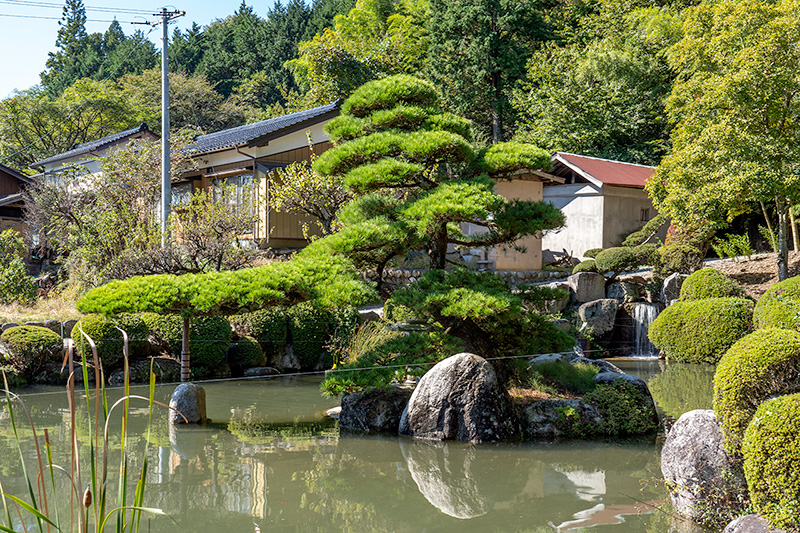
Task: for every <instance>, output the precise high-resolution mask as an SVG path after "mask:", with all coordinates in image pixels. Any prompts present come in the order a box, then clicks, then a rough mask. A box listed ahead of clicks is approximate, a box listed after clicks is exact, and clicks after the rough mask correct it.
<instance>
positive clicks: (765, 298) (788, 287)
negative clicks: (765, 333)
mask: <svg viewBox="0 0 800 533" xmlns="http://www.w3.org/2000/svg"><path fill="white" fill-rule="evenodd" d="M753 322H754V323H755V326H756V328H758V329H761V328H786V329H797V330H800V276H795V277H793V278H789V279H785V280H783V281H779V282H778V283H776V284H774V285H773V286H772V287H770V288H769V290H768V291H767V292H765V293H764V294H763V295H762V296H761V298H759V299H758V302H757V303H756V308H755V311H754V312H753Z"/></svg>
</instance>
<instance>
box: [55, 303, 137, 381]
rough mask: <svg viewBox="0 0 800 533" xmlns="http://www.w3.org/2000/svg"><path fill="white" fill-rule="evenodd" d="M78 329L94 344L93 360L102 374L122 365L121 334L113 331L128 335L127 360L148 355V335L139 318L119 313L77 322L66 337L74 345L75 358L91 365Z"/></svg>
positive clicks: (86, 348) (88, 316)
mask: <svg viewBox="0 0 800 533" xmlns="http://www.w3.org/2000/svg"><path fill="white" fill-rule="evenodd" d="M79 326H80V327H81V328H83V331H84V332H86V334H87V335H89V337H90V338H91V339H92V341H94V343H95V346H97V356H98V357H99V358H100V362H101V363H102V364H103V368H104V369H105V370H106V371H108V370H111V369H115V368H118V367H119V366H120V365H121V363H122V358H123V353H122V347H123V341H122V332H120V331H119V330H118V329H117V328H118V327H119V328H120V329H123V330H125V332H126V333H127V334H128V356H129V357H130V358H131V359H133V358H136V357H146V356H147V355H148V354H149V352H150V344H149V343H148V340H147V337H148V333H149V331H148V328H147V325H146V324H145V323H144V322H143V321H142V318H141V317H140V316H139V315H134V314H129V313H122V314H120V315H117V316H115V317H113V318H107V317H104V316H102V315H95V314H90V315H86V316H84V317H83V318H81V320H80V322H78V323H77V324H75V326H74V327H73V328H72V332H71V333H70V337H71V338H72V340H73V341H75V349H76V350H77V352H78V355H79V356H81V357H85V358H86V360H87V361H91V360H92V350H91V348H90V347H89V343H88V341H87V340H86V338H85V337H84V336H83V335H81V333H80V330H79V329H78V327H79ZM106 373H107V372H106Z"/></svg>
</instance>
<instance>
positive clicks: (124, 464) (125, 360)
mask: <svg viewBox="0 0 800 533" xmlns="http://www.w3.org/2000/svg"><path fill="white" fill-rule="evenodd" d="M117 330H119V331H120V333H122V364H123V367H122V371H123V379H122V382H123V384H124V387H125V391H124V394H123V397H124V398H126V399H125V406H124V408H123V410H122V439H121V441H122V442H121V444H120V449H121V454H120V464H119V489H118V491H117V505H118V506H123V505H125V500H126V499H127V492H128V491H127V488H128V487H127V479H128V461H127V457H126V455H125V445H126V443H127V435H128V414H129V407H130V402H129V401H128V399H127V398H128V395H129V394H130V393H131V390H130V365H129V361H130V359H129V343H128V333H127V332H126V331H125V330H124V329H122V328H117ZM113 409H114V408H113V407H112V408H111V410H113ZM109 413H110V411H109ZM108 416H109V415H108V414H107V415H106V417H108ZM106 433H107V431H106ZM107 439H108V437H106V440H107ZM124 524H125V511H121V512H120V513H119V514H117V529H116V530H117V532H118V533H122V532H123V531H124V530H125V526H124Z"/></svg>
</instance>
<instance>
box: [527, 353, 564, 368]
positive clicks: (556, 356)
mask: <svg viewBox="0 0 800 533" xmlns="http://www.w3.org/2000/svg"><path fill="white" fill-rule="evenodd" d="M569 360H570V359H569V357H568V356H567V355H565V354H563V353H546V354H542V355H537V356H536V357H531V358H530V359H529V360H528V366H530V367H536V366H538V365H541V364H544V363H557V362H559V361H569Z"/></svg>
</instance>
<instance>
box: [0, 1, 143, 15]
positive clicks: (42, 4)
mask: <svg viewBox="0 0 800 533" xmlns="http://www.w3.org/2000/svg"><path fill="white" fill-rule="evenodd" d="M0 4H9V5H14V6H22V7H41V8H47V9H59V10H61V9H63V7H64V6H63V4H55V3H52V2H38V1H37V2H28V1H25V0H0ZM83 9H84V10H86V11H100V12H105V13H126V14H134V15H144V14H148V15H151V14H152V13H153V10H151V9H131V8H128V7H107V6H83Z"/></svg>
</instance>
